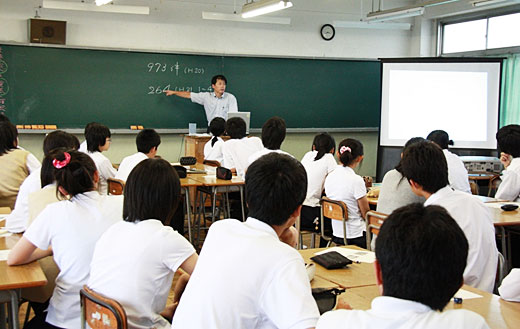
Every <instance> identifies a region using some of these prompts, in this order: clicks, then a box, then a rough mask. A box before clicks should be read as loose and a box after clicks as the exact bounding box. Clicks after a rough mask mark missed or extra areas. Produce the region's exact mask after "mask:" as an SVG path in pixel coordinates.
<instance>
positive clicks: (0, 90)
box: [0, 47, 9, 114]
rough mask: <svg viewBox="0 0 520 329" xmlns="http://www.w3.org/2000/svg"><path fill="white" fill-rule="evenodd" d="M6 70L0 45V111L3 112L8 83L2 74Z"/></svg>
mask: <svg viewBox="0 0 520 329" xmlns="http://www.w3.org/2000/svg"><path fill="white" fill-rule="evenodd" d="M6 72H7V63H6V62H5V61H4V55H3V51H2V47H0V113H2V114H5V111H6V110H7V108H6V105H5V95H7V93H8V92H9V84H8V83H7V80H6V79H5V78H4V74H5V73H6Z"/></svg>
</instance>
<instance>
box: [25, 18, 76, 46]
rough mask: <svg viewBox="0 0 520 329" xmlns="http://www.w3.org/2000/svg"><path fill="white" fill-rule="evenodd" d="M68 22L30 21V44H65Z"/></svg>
mask: <svg viewBox="0 0 520 329" xmlns="http://www.w3.org/2000/svg"><path fill="white" fill-rule="evenodd" d="M66 31H67V22H65V21H51V20H48V19H36V18H31V19H29V42H31V43H52V44H57V45H64V44H65V36H66Z"/></svg>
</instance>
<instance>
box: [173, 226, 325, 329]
mask: <svg viewBox="0 0 520 329" xmlns="http://www.w3.org/2000/svg"><path fill="white" fill-rule="evenodd" d="M318 317H319V312H318V308H317V306H316V302H315V301H314V298H313V297H312V294H311V287H310V284H309V279H308V277H307V274H306V270H305V265H304V261H303V258H302V257H301V255H300V254H299V253H298V251H297V250H296V249H294V248H292V247H290V246H289V245H287V244H285V243H283V242H281V241H280V240H279V238H278V236H277V234H276V232H275V231H274V229H273V228H272V227H271V226H269V225H268V224H266V223H264V222H261V221H259V220H257V219H254V218H251V217H249V218H248V219H247V221H246V222H240V221H238V220H235V219H224V220H221V221H218V222H216V223H214V224H212V225H211V228H210V229H209V233H208V235H207V237H206V240H205V241H204V245H203V247H202V251H201V253H200V256H199V260H198V261H197V266H196V267H195V271H193V273H192V275H191V278H190V281H189V282H188V285H187V287H186V290H185V291H184V293H183V295H182V298H181V300H180V303H179V306H178V307H177V310H176V311H175V316H174V317H173V322H172V328H173V329H184V328H190V329H211V328H221V329H242V328H248V329H256V328H262V329H263V328H265V329H267V328H269V329H272V328H287V329H289V328H295V329H296V328H312V327H314V326H315V325H316V321H317V320H318Z"/></svg>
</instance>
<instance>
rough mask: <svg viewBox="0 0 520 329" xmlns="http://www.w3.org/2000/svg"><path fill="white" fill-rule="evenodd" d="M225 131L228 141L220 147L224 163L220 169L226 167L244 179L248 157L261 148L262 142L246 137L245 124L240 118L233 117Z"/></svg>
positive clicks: (255, 138)
mask: <svg viewBox="0 0 520 329" xmlns="http://www.w3.org/2000/svg"><path fill="white" fill-rule="evenodd" d="M226 131H227V134H228V135H229V137H230V138H231V139H230V140H228V141H226V142H224V145H222V155H223V157H224V161H223V162H222V167H226V168H228V169H230V170H231V171H233V172H236V173H237V175H239V176H241V177H242V178H243V177H245V172H246V169H247V166H248V165H249V163H248V159H249V157H250V156H251V155H252V154H253V153H255V152H257V151H260V150H261V149H262V148H263V145H262V140H261V139H260V138H258V137H251V138H248V137H247V136H246V122H245V121H244V119H242V118H238V117H234V118H231V119H229V120H228V121H227V122H226Z"/></svg>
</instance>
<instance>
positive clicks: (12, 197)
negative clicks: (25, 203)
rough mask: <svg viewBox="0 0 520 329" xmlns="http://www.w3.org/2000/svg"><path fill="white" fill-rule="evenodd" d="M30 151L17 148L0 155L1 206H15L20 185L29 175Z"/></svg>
mask: <svg viewBox="0 0 520 329" xmlns="http://www.w3.org/2000/svg"><path fill="white" fill-rule="evenodd" d="M28 155H29V152H27V151H25V150H20V149H15V150H12V151H9V152H7V153H6V154H3V155H1V156H0V168H1V170H0V207H9V208H11V209H13V208H14V203H15V202H16V196H17V195H18V190H19V189H20V185H22V183H23V181H24V180H25V178H27V176H29V169H27V156H28Z"/></svg>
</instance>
